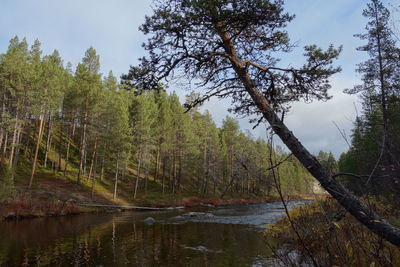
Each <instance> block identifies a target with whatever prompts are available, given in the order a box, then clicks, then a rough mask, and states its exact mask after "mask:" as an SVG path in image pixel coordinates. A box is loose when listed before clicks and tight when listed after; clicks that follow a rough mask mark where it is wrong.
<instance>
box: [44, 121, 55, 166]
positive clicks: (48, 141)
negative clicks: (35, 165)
mask: <svg viewBox="0 0 400 267" xmlns="http://www.w3.org/2000/svg"><path fill="white" fill-rule="evenodd" d="M52 124H53V123H52V121H51V115H49V123H48V124H47V140H46V152H45V155H44V167H45V168H46V167H47V158H48V156H49V150H50V146H51V126H52Z"/></svg>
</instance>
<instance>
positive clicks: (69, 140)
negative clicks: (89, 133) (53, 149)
mask: <svg viewBox="0 0 400 267" xmlns="http://www.w3.org/2000/svg"><path fill="white" fill-rule="evenodd" d="M73 117H74V118H73V119H72V134H71V137H70V139H68V144H67V152H66V155H65V165H64V177H65V176H66V174H67V167H68V160H69V150H70V147H71V142H73V141H74V136H75V129H76V126H75V115H74V116H73Z"/></svg>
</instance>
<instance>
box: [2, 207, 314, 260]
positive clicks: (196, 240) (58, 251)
mask: <svg viewBox="0 0 400 267" xmlns="http://www.w3.org/2000/svg"><path fill="white" fill-rule="evenodd" d="M305 203H306V202H305V201H292V202H289V207H293V206H296V205H301V204H305ZM190 212H192V213H190ZM283 215H284V210H283V206H282V204H281V203H262V204H249V205H237V206H224V207H203V208H195V209H185V210H181V211H172V212H171V211H163V212H122V213H118V214H115V213H113V214H107V213H100V214H85V215H77V216H65V217H57V218H38V219H25V220H20V221H13V222H0V266H1V267H3V266H7V267H11V266H174V267H175V266H196V267H197V266H270V265H273V264H272V263H271V255H272V252H271V251H270V249H269V248H268V246H267V245H266V242H267V240H266V239H265V238H264V237H263V235H262V234H261V232H262V231H263V230H264V229H265V227H266V224H268V223H273V222H275V221H276V220H277V219H279V218H280V217H282V216H283ZM149 217H152V218H154V219H155V222H154V223H145V222H144V221H145V220H146V219H147V218H149ZM269 242H273V241H269Z"/></svg>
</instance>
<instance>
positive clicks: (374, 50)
mask: <svg viewBox="0 0 400 267" xmlns="http://www.w3.org/2000/svg"><path fill="white" fill-rule="evenodd" d="M363 15H364V17H366V18H367V19H368V20H369V22H368V24H367V26H366V32H365V33H363V34H358V35H356V36H357V37H359V38H360V39H361V40H364V41H365V42H366V44H365V45H363V46H361V47H360V48H358V50H360V51H363V52H366V53H367V54H368V59H367V60H366V61H365V62H362V63H360V64H359V65H358V68H357V71H358V72H359V73H360V74H361V78H362V80H361V84H359V85H356V86H355V87H354V88H352V89H349V90H347V92H348V93H351V94H359V96H360V99H361V103H362V110H361V114H359V115H358V116H357V118H356V121H355V123H354V129H353V132H352V136H351V144H350V149H349V151H348V152H346V153H343V154H342V155H341V157H340V161H339V165H340V169H341V171H342V172H346V173H352V174H355V175H351V176H350V175H347V176H345V177H343V180H344V182H345V183H346V185H347V186H348V187H349V188H351V189H352V190H353V191H355V192H356V193H357V194H361V195H367V194H371V193H372V194H374V195H380V196H384V197H385V198H386V199H389V200H390V201H391V202H392V203H393V202H394V203H399V201H400V198H399V195H400V176H399V175H400V163H399V158H400V135H399V132H400V116H399V115H400V79H399V77H400V76H399V74H400V48H399V47H398V44H397V39H398V36H396V35H395V31H394V30H393V23H392V21H391V14H390V11H389V10H388V8H387V7H386V6H385V5H384V4H383V3H382V2H381V1H378V0H372V1H371V2H370V3H369V4H368V6H367V8H366V9H365V10H364V12H363Z"/></svg>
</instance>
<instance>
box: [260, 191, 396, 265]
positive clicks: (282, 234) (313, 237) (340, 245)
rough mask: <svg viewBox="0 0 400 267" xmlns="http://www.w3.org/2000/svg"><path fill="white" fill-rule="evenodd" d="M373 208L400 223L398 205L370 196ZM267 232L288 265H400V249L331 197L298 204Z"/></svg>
mask: <svg viewBox="0 0 400 267" xmlns="http://www.w3.org/2000/svg"><path fill="white" fill-rule="evenodd" d="M370 204H371V208H372V209H373V210H375V211H377V212H378V213H379V214H381V215H382V216H383V217H384V218H385V219H387V220H389V221H390V222H391V223H393V224H394V225H400V216H399V209H398V207H390V206H388V205H387V204H383V202H380V201H378V200H376V199H370ZM289 214H290V218H291V222H290V221H289V219H288V218H287V217H284V218H282V219H280V220H279V221H278V222H276V223H274V224H272V225H271V227H270V229H268V230H267V231H266V232H265V235H266V236H268V237H273V239H274V240H275V242H276V243H275V244H274V249H275V252H276V253H275V255H276V257H277V259H279V261H280V263H282V264H283V265H284V266H303V265H305V266H308V264H309V265H310V266H312V265H315V264H316V263H317V264H318V266H400V250H399V249H398V248H397V247H395V246H393V245H392V244H390V243H388V242H386V241H384V240H382V239H381V238H379V237H377V236H376V235H375V234H373V233H372V232H371V231H370V230H369V229H367V228H366V227H364V226H363V225H361V224H360V223H359V222H358V221H356V219H354V218H353V217H352V216H351V215H350V214H348V213H347V212H346V211H345V210H344V209H343V208H342V207H341V206H340V205H339V204H337V202H336V201H334V200H333V199H331V198H326V199H324V200H318V201H314V202H313V203H312V204H310V205H305V206H300V207H296V208H294V209H293V210H291V211H290V213H289Z"/></svg>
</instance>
